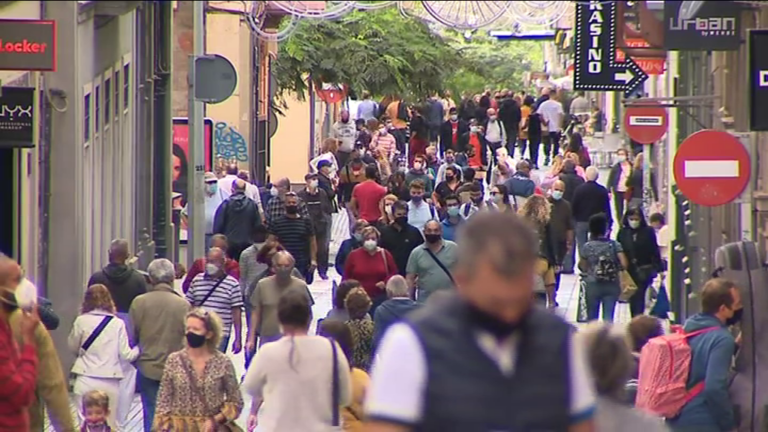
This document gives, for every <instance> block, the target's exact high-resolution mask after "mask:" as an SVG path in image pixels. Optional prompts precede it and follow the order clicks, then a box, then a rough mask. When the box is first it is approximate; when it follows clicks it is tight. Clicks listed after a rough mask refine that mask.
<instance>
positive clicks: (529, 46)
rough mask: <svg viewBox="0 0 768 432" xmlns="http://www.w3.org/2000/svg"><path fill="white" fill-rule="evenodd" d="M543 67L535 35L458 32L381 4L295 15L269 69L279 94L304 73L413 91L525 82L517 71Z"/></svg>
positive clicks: (299, 89)
mask: <svg viewBox="0 0 768 432" xmlns="http://www.w3.org/2000/svg"><path fill="white" fill-rule="evenodd" d="M543 68H544V54H543V47H542V43H541V42H534V41H519V40H510V41H498V40H496V39H495V38H493V37H490V36H487V35H486V34H485V33H484V32H483V31H479V32H475V34H473V35H472V38H471V39H465V38H464V36H463V34H462V33H460V32H457V31H455V30H450V29H442V30H440V31H437V30H436V28H434V27H432V28H431V27H430V26H429V25H427V24H426V23H425V22H423V21H421V20H419V19H417V18H412V17H405V16H403V15H401V14H400V13H399V12H398V10H397V8H387V9H382V10H375V11H355V12H352V13H350V14H348V15H345V16H344V17H342V18H340V19H337V20H322V19H320V20H317V19H305V20H302V21H301V22H300V23H299V24H298V27H297V29H296V31H295V32H294V33H293V34H292V35H291V37H290V38H289V39H288V40H286V41H284V42H281V43H280V51H279V54H278V57H277V60H276V61H275V63H274V77H275V80H276V84H277V90H278V97H279V98H280V97H282V96H283V95H284V94H285V93H286V92H289V93H293V94H295V95H297V96H298V97H299V98H302V97H304V96H305V95H306V90H307V86H308V80H309V79H310V77H311V79H312V80H313V81H314V83H315V84H320V83H337V84H346V85H348V86H349V87H350V88H351V90H352V92H353V93H358V92H360V91H361V90H363V89H366V90H369V91H370V92H371V93H373V94H374V95H377V96H384V95H388V94H395V93H397V94H401V95H403V96H405V97H407V98H413V99H418V98H422V97H424V96H426V95H428V94H430V93H432V92H434V91H442V90H445V89H449V90H451V91H452V92H453V94H454V95H458V94H460V93H461V92H463V91H468V92H473V93H477V92H480V91H482V90H483V89H484V88H485V87H486V86H491V87H493V88H509V89H513V90H529V89H527V88H524V85H523V84H524V79H523V77H524V74H525V72H528V71H541V70H543Z"/></svg>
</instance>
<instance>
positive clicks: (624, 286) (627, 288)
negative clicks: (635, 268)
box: [611, 240, 637, 302]
mask: <svg viewBox="0 0 768 432" xmlns="http://www.w3.org/2000/svg"><path fill="white" fill-rule="evenodd" d="M611 249H612V250H613V254H614V255H615V257H616V258H615V259H616V262H617V263H618V264H619V269H620V270H619V285H620V286H621V293H620V294H619V301H620V302H628V301H629V299H630V297H632V296H633V295H635V293H636V292H637V284H636V283H635V281H634V280H632V276H630V274H629V272H628V271H627V269H625V268H624V267H623V266H622V265H621V260H620V259H619V252H618V251H617V250H616V241H615V240H611Z"/></svg>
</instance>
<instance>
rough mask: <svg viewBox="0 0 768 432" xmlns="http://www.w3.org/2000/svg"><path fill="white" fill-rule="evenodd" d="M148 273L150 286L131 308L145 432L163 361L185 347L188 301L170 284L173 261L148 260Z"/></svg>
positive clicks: (161, 374)
mask: <svg viewBox="0 0 768 432" xmlns="http://www.w3.org/2000/svg"><path fill="white" fill-rule="evenodd" d="M147 273H149V278H150V280H151V282H152V287H151V288H150V289H149V292H147V293H146V294H142V295H140V296H138V297H136V299H135V300H134V301H133V303H132V304H131V310H130V316H131V321H132V322H133V333H134V343H137V344H138V345H139V348H140V350H141V354H139V358H138V360H137V361H136V364H137V366H138V368H139V375H138V380H139V383H140V395H141V402H142V405H143V409H144V431H145V432H149V431H150V430H151V429H152V421H153V419H154V417H155V400H156V399H157V392H158V390H159V389H160V379H161V378H162V377H163V369H164V368H165V360H166V359H167V358H168V355H169V354H171V353H172V352H176V351H179V350H180V349H182V348H183V347H184V344H183V341H184V333H185V332H186V320H185V317H186V315H187V312H188V311H189V303H187V301H186V300H184V297H182V296H181V294H180V293H178V292H177V291H176V290H175V289H174V287H173V282H174V280H175V279H176V269H175V267H174V265H173V263H172V262H170V261H168V260H167V259H165V258H160V259H156V260H154V261H152V262H151V263H149V267H148V268H147Z"/></svg>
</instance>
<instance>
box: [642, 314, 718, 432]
mask: <svg viewBox="0 0 768 432" xmlns="http://www.w3.org/2000/svg"><path fill="white" fill-rule="evenodd" d="M718 328H719V327H710V328H705V329H702V330H698V331H695V332H691V333H683V332H682V331H681V332H678V333H672V334H668V335H663V336H659V337H655V338H653V339H651V340H649V341H648V343H646V344H645V346H644V347H643V349H642V351H640V370H639V372H640V373H639V375H638V378H637V381H638V382H637V398H636V399H635V406H636V407H637V408H638V409H640V410H642V411H645V412H647V413H649V414H653V415H656V416H659V417H664V418H668V419H669V418H674V417H676V416H677V415H678V414H679V413H680V410H682V409H683V407H684V406H685V405H686V404H687V403H688V402H690V401H691V399H693V398H694V397H696V396H697V395H698V394H699V393H701V392H702V390H704V382H703V381H702V382H700V383H698V384H696V385H695V386H693V388H691V389H690V390H688V389H687V382H688V376H689V374H690V370H691V347H690V346H689V345H688V338H691V337H694V336H698V335H700V334H702V333H707V332H710V331H712V330H716V329H718Z"/></svg>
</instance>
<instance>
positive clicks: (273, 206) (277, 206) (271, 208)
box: [265, 196, 311, 227]
mask: <svg viewBox="0 0 768 432" xmlns="http://www.w3.org/2000/svg"><path fill="white" fill-rule="evenodd" d="M299 214H300V215H301V217H304V218H307V219H310V217H309V210H308V209H307V204H306V203H305V202H304V200H302V199H301V198H299ZM265 216H266V218H267V227H269V224H270V222H272V221H273V220H277V219H278V218H279V217H280V216H285V204H283V199H282V198H280V197H279V196H275V197H272V198H271V199H270V200H269V203H268V204H267V211H266V213H265ZM310 220H311V219H310Z"/></svg>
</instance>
